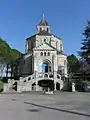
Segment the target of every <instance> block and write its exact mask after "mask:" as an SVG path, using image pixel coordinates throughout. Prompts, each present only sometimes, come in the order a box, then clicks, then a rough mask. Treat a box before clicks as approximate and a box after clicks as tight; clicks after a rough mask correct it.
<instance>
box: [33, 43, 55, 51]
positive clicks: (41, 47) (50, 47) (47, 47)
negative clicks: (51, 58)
mask: <svg viewBox="0 0 90 120" xmlns="http://www.w3.org/2000/svg"><path fill="white" fill-rule="evenodd" d="M35 49H38V50H42V49H44V50H55V49H54V48H53V47H52V46H49V44H46V43H44V44H42V45H40V46H38V47H36V48H35Z"/></svg>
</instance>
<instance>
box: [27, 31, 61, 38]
mask: <svg viewBox="0 0 90 120" xmlns="http://www.w3.org/2000/svg"><path fill="white" fill-rule="evenodd" d="M36 35H41V36H52V35H53V36H54V37H56V38H58V39H60V40H62V39H61V38H59V37H58V36H56V35H54V34H51V33H48V32H47V31H41V32H39V33H37V34H34V35H32V36H31V37H28V38H27V39H26V40H28V39H30V38H34V37H36Z"/></svg>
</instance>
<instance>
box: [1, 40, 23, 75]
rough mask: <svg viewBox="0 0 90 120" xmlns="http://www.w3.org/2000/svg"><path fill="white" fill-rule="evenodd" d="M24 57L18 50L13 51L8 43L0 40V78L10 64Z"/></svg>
mask: <svg viewBox="0 0 90 120" xmlns="http://www.w3.org/2000/svg"><path fill="white" fill-rule="evenodd" d="M21 56H23V54H22V53H21V52H19V51H18V50H16V49H11V47H10V46H9V45H8V43H7V42H6V41H5V40H3V39H2V38H0V76H1V77H2V73H3V70H4V68H5V67H6V65H7V64H10V65H11V63H12V62H13V61H15V60H16V59H18V58H20V57H21Z"/></svg>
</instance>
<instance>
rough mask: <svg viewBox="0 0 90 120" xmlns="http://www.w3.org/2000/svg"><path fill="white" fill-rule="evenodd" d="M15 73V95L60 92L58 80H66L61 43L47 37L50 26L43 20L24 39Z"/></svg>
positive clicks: (60, 81)
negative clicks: (16, 93)
mask: <svg viewBox="0 0 90 120" xmlns="http://www.w3.org/2000/svg"><path fill="white" fill-rule="evenodd" d="M19 73H20V76H21V78H20V80H19V81H18V82H17V91H18V92H19V91H32V90H35V91H40V90H44V89H46V88H50V90H61V89H62V88H63V80H62V79H61V78H62V77H61V76H62V75H64V76H65V77H67V56H66V55H65V54H64V51H63V41H62V39H61V38H59V37H57V36H56V35H54V34H52V33H51V26H50V25H49V24H48V22H47V21H46V20H45V18H44V16H43V18H42V20H41V21H40V23H39V24H38V25H37V33H36V34H34V35H32V36H30V37H28V38H27V39H26V44H25V55H24V57H23V59H21V62H20V65H19Z"/></svg>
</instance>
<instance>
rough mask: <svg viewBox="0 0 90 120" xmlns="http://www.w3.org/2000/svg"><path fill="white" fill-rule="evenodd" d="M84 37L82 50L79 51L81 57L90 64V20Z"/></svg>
mask: <svg viewBox="0 0 90 120" xmlns="http://www.w3.org/2000/svg"><path fill="white" fill-rule="evenodd" d="M83 35H84V39H83V40H82V47H81V51H80V52H79V55H80V57H81V58H82V59H83V60H84V61H85V62H87V63H88V65H90V21H88V25H87V26H86V28H85V30H84V33H83Z"/></svg>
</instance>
